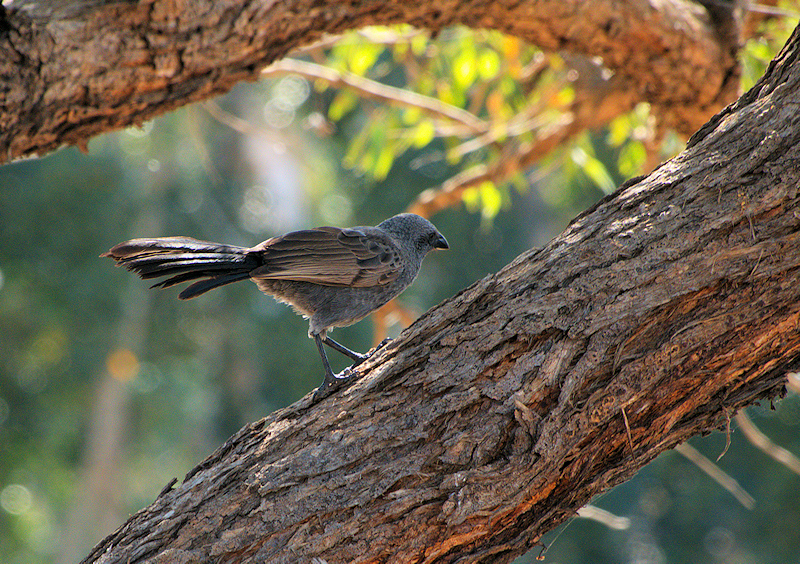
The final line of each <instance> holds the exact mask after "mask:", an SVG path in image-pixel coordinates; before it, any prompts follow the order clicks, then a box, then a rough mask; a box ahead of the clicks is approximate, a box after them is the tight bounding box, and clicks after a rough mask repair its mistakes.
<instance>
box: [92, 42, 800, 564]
mask: <svg viewBox="0 0 800 564" xmlns="http://www.w3.org/2000/svg"><path fill="white" fill-rule="evenodd" d="M798 108H800V32H799V31H798V30H795V33H794V35H793V36H792V38H791V39H790V41H789V43H788V44H787V47H786V48H785V49H784V51H783V52H782V54H781V55H779V57H778V58H777V59H776V62H774V63H773V64H772V65H771V66H770V68H769V69H768V71H767V74H766V75H765V77H764V78H763V79H762V80H761V81H760V82H759V83H758V84H757V85H756V86H755V87H754V88H753V89H752V90H751V91H750V92H748V93H747V94H745V95H744V96H743V97H742V98H741V99H740V100H739V101H738V102H737V103H736V104H734V105H733V106H731V107H729V108H727V109H726V110H724V111H723V112H722V113H720V114H719V115H717V116H716V117H715V118H714V119H712V120H711V121H710V122H709V123H708V124H707V125H706V126H705V127H703V128H702V129H701V130H700V131H699V132H698V133H697V134H696V135H695V136H694V137H693V138H692V140H691V141H690V143H689V146H688V148H687V149H686V150H685V151H684V152H683V153H682V154H681V155H679V156H678V157H676V158H675V159H673V160H671V161H669V162H667V163H665V164H664V165H662V166H661V167H659V168H658V169H657V170H656V171H654V172H653V173H652V174H651V175H649V176H648V177H647V178H644V179H640V180H638V181H634V182H631V183H628V184H627V185H625V186H623V187H622V188H620V190H618V191H617V192H616V193H614V194H613V195H611V196H609V197H607V198H606V199H605V200H603V201H601V202H599V203H598V204H597V205H595V206H594V207H593V208H592V209H590V210H588V211H587V212H585V213H584V214H582V215H581V216H580V217H578V218H576V219H575V220H574V221H573V222H572V224H571V225H570V226H569V227H568V228H567V229H566V231H565V232H564V233H563V234H562V235H560V236H559V237H557V238H556V239H554V240H553V241H552V242H551V243H550V244H548V245H547V246H546V247H545V248H543V249H540V250H532V251H529V252H527V253H525V254H523V255H521V256H520V257H519V258H518V259H517V260H515V261H514V262H513V263H512V264H510V265H509V266H508V267H507V268H505V269H503V270H502V271H501V272H499V273H497V274H495V275H492V276H488V277H487V278H485V279H483V280H480V281H479V282H477V283H475V284H474V285H473V286H471V287H470V288H468V289H466V290H464V291H463V292H461V293H460V294H458V295H457V296H455V297H453V298H452V299H450V300H448V301H446V302H445V303H443V304H441V305H440V306H438V307H436V308H434V309H432V310H431V311H429V312H428V313H427V314H426V315H424V316H423V317H422V318H421V319H419V320H418V321H417V322H416V323H415V324H414V325H412V326H411V327H410V328H409V329H408V330H406V331H405V332H404V333H403V334H402V335H401V336H400V337H399V338H397V339H396V340H394V341H393V342H392V343H391V344H389V345H388V346H386V347H384V348H382V349H379V350H378V351H377V353H376V354H375V355H374V356H373V357H372V358H371V359H370V360H369V361H367V362H366V363H365V364H364V365H362V367H361V368H360V372H361V373H362V375H361V377H360V378H359V380H358V381H357V382H356V383H355V384H353V385H352V387H350V388H348V389H347V390H345V391H342V392H341V393H338V394H337V395H335V396H333V397H330V398H328V399H326V400H324V401H323V402H322V403H320V404H317V405H314V406H311V405H309V400H308V398H306V399H305V400H303V401H301V402H299V403H297V404H296V405H294V406H292V407H290V408H287V409H284V410H281V411H279V412H276V413H274V414H272V415H270V416H269V417H267V418H265V419H263V420H261V421H258V422H256V423H253V424H251V425H249V426H247V427H245V428H244V429H242V430H241V431H240V432H239V433H237V434H236V435H235V436H234V437H232V438H231V439H230V440H229V441H228V442H227V443H226V444H225V445H223V446H222V447H221V448H220V449H219V450H218V451H217V452H215V453H214V454H213V455H211V456H210V457H209V458H208V459H207V460H205V461H204V462H203V463H201V464H200V465H199V466H198V467H197V468H195V469H193V470H192V471H191V472H189V474H188V475H187V476H186V478H185V480H184V481H183V483H181V484H180V485H178V486H177V487H175V488H174V489H168V488H167V489H165V490H164V491H163V492H162V494H161V495H160V496H159V497H158V498H157V499H156V500H155V502H154V503H153V504H152V505H151V506H150V507H147V508H145V509H143V510H141V511H140V512H139V513H137V514H136V515H134V516H133V517H132V518H131V519H130V520H129V521H128V522H127V523H126V524H125V525H124V526H122V527H121V528H120V529H119V530H118V531H117V532H115V533H114V534H112V535H111V536H109V537H108V538H106V539H105V540H104V541H103V542H102V543H101V544H100V545H98V546H97V547H96V549H95V550H94V551H93V552H92V553H91V554H90V555H89V557H88V558H87V559H86V560H85V562H103V563H109V562H131V563H132V562H144V561H149V562H183V563H188V562H207V561H214V562H310V561H312V558H314V557H319V558H321V559H323V560H324V561H326V562H328V563H330V564H334V563H340V562H462V563H464V562H508V561H511V560H512V559H513V558H514V557H516V556H517V555H519V554H521V553H522V552H524V551H525V550H526V549H528V548H530V547H531V546H532V545H533V544H534V543H535V542H536V541H537V540H538V539H539V538H541V536H542V535H543V534H544V533H545V532H546V531H548V530H550V529H552V528H553V527H555V526H556V525H557V524H558V523H560V522H562V521H564V520H565V519H567V518H568V517H570V516H571V515H574V513H575V511H576V510H577V509H578V508H580V507H581V506H582V505H584V504H585V503H587V502H588V501H589V500H590V499H591V498H592V496H594V495H596V494H598V493H600V492H602V491H604V490H606V489H608V488H610V487H611V486H613V485H615V484H617V483H619V482H621V481H623V480H625V479H627V478H629V477H631V476H632V475H633V474H634V473H635V472H636V471H637V470H638V469H639V468H640V467H641V466H642V465H644V464H645V463H647V462H648V461H649V460H651V459H652V458H653V457H655V456H656V455H657V454H658V453H660V452H663V451H664V450H666V449H668V448H670V447H672V446H674V445H676V444H678V443H681V442H682V441H685V440H686V439H687V438H689V437H690V436H692V435H695V434H698V433H702V432H705V431H709V430H711V429H715V428H720V427H724V426H725V425H726V422H727V421H728V420H729V418H730V417H731V416H732V415H733V414H734V413H735V412H736V411H737V410H738V409H739V408H741V407H743V406H745V405H748V404H750V403H753V402H754V401H757V400H758V399H762V398H774V397H776V396H779V395H781V393H782V392H783V390H784V378H785V374H786V372H787V371H794V370H797V369H798V367H799V366H800V284H798V282H797V279H796V277H797V273H798V269H800V195H799V194H798V185H799V183H800V111H798Z"/></svg>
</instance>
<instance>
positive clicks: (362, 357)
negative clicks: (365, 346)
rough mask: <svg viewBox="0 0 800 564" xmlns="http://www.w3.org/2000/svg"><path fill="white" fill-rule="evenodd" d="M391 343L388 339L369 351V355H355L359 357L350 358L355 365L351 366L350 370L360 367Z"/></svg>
mask: <svg viewBox="0 0 800 564" xmlns="http://www.w3.org/2000/svg"><path fill="white" fill-rule="evenodd" d="M390 341H391V339H390V338H389V337H386V338H385V339H384V340H383V341H381V342H380V343H378V345H377V346H376V347H375V348H374V349H372V350H371V351H369V352H368V353H366V354H359V353H354V354H355V355H357V357H356V356H351V357H350V358H352V359H353V364H351V365H350V369H351V370H352V369H353V368H355V367H356V366H358V365H359V364H361V363H362V362H364V361H365V360H367V359H368V358H370V357H371V356H372V355H373V354H375V353H376V352H378V351H379V350H380V349H381V348H382V347H383V346H385V345H386V344H387V343H389V342H390Z"/></svg>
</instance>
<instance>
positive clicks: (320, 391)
mask: <svg viewBox="0 0 800 564" xmlns="http://www.w3.org/2000/svg"><path fill="white" fill-rule="evenodd" d="M364 360H366V355H365V358H364ZM359 362H361V361H359ZM356 364H358V363H356ZM353 366H355V364H354V365H353ZM357 374H358V372H356V371H355V370H353V369H352V368H345V369H344V370H342V371H341V372H339V373H338V374H331V375H330V376H329V375H327V374H326V375H325V380H323V382H322V384H321V385H320V387H319V388H317V389H316V391H315V392H314V397H313V401H314V403H316V402H318V401H321V400H323V399H325V398H327V397H328V396H330V395H331V394H333V393H334V392H336V391H337V390H338V389H339V388H342V387H343V386H345V385H346V384H347V383H349V382H350V381H351V380H353V377H354V376H355V375H357Z"/></svg>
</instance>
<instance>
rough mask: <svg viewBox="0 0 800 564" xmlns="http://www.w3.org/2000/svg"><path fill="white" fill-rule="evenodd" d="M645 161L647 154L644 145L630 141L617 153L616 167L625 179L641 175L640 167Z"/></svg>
mask: <svg viewBox="0 0 800 564" xmlns="http://www.w3.org/2000/svg"><path fill="white" fill-rule="evenodd" d="M646 159H647V152H646V151H645V148H644V143H642V142H641V141H631V142H630V143H628V144H626V145H624V146H623V147H622V149H621V150H620V152H619V159H618V161H617V167H618V168H619V172H620V174H622V175H623V176H624V177H626V178H630V177H631V176H636V175H637V174H641V173H642V167H643V166H644V163H645V160H646Z"/></svg>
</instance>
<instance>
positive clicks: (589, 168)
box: [570, 147, 616, 194]
mask: <svg viewBox="0 0 800 564" xmlns="http://www.w3.org/2000/svg"><path fill="white" fill-rule="evenodd" d="M570 156H571V157H572V160H573V161H574V162H575V164H577V165H578V166H579V167H580V168H581V170H582V171H583V173H584V174H585V175H586V176H588V177H589V178H590V179H591V180H592V182H594V183H595V184H596V185H597V187H598V188H600V190H602V191H603V192H605V193H606V194H610V193H611V192H613V191H614V189H615V188H616V185H615V184H614V180H613V179H612V178H611V175H610V174H609V173H608V169H606V167H605V165H604V164H603V163H602V162H600V161H599V160H598V159H596V158H595V157H593V156H591V155H589V154H588V153H587V152H586V151H584V150H583V149H581V148H580V147H575V148H574V149H572V152H571V155H570Z"/></svg>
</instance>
